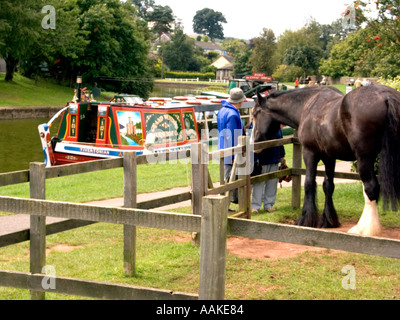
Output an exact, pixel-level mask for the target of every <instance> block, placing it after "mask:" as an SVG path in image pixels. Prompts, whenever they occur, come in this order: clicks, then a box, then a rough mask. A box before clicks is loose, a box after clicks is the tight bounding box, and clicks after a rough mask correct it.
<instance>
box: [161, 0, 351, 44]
mask: <svg viewBox="0 0 400 320" xmlns="http://www.w3.org/2000/svg"><path fill="white" fill-rule="evenodd" d="M352 2H353V0H251V1H237V0H201V1H189V0H155V4H156V5H162V6H166V5H168V6H170V7H171V9H172V11H173V12H174V15H175V16H176V17H177V18H178V19H181V21H182V23H183V26H184V32H185V33H186V34H193V33H194V32H193V29H192V25H193V17H194V16H195V15H196V12H197V11H198V10H202V9H204V8H209V9H213V10H214V11H219V12H221V13H222V14H223V15H224V16H225V18H226V20H227V23H225V24H223V28H224V35H225V37H226V38H227V37H232V38H239V39H245V40H248V39H252V38H255V37H258V36H260V34H261V33H262V30H263V28H267V29H272V30H273V31H274V33H275V36H276V37H278V36H279V35H281V34H282V33H283V32H284V31H285V30H293V31H294V30H296V29H300V28H302V27H303V26H304V25H305V23H306V21H307V20H309V18H310V17H313V18H315V20H316V21H317V22H319V23H321V24H330V23H332V22H333V21H335V20H337V19H339V18H341V17H342V16H341V14H342V12H343V11H344V10H345V9H346V4H350V3H352Z"/></svg>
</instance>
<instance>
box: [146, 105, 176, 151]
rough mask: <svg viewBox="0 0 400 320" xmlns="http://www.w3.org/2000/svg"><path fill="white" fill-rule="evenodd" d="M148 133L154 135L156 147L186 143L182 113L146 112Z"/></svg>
mask: <svg viewBox="0 0 400 320" xmlns="http://www.w3.org/2000/svg"><path fill="white" fill-rule="evenodd" d="M144 117H145V123H146V133H147V134H154V136H155V138H156V141H155V144H156V145H160V144H161V145H167V144H171V143H178V142H184V136H183V131H182V122H181V114H180V112H174V113H172V112H171V113H165V112H164V113H161V112H145V113H144Z"/></svg>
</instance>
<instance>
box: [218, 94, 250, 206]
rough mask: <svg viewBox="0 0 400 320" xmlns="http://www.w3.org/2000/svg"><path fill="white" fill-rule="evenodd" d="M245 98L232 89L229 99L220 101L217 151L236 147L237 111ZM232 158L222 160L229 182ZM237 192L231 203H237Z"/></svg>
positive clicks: (240, 127) (239, 132) (238, 132)
mask: <svg viewBox="0 0 400 320" xmlns="http://www.w3.org/2000/svg"><path fill="white" fill-rule="evenodd" d="M245 100H246V97H245V95H244V93H243V91H242V90H241V89H240V88H233V89H231V91H230V93H229V98H228V99H227V100H223V101H222V106H223V108H222V109H221V110H219V112H218V116H217V122H218V150H221V149H227V148H232V147H236V146H237V144H238V140H239V137H240V136H242V135H243V133H244V131H243V125H242V119H241V118H240V112H239V109H240V108H241V107H242V106H243V103H244V101H245ZM233 162H234V156H230V157H226V158H225V159H224V177H225V181H226V182H229V178H230V176H231V173H232V167H233ZM237 201H238V199H237V190H234V192H233V198H232V199H231V202H234V203H237Z"/></svg>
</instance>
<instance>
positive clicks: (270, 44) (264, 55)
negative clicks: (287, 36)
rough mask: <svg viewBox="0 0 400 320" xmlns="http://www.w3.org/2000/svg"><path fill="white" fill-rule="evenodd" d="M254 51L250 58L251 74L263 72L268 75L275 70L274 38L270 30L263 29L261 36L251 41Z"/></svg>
mask: <svg viewBox="0 0 400 320" xmlns="http://www.w3.org/2000/svg"><path fill="white" fill-rule="evenodd" d="M253 44H254V50H253V54H252V56H251V58H250V62H251V64H252V65H253V70H252V71H253V72H265V73H267V74H269V75H271V74H272V72H273V71H274V70H275V68H276V66H277V61H276V59H275V51H276V47H277V44H276V38H275V34H274V32H273V31H272V30H271V29H266V28H264V29H263V32H262V33H261V36H260V37H258V38H255V39H253Z"/></svg>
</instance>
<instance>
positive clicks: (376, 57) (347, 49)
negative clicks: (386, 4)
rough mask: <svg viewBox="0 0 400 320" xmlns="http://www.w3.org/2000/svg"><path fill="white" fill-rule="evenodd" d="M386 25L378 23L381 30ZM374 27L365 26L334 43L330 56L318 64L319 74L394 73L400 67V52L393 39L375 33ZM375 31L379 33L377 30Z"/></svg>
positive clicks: (363, 75) (389, 74)
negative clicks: (386, 38)
mask: <svg viewBox="0 0 400 320" xmlns="http://www.w3.org/2000/svg"><path fill="white" fill-rule="evenodd" d="M385 28H386V27H385V25H381V29H382V31H384V30H385ZM376 34H377V29H376V27H372V26H367V27H365V28H364V29H360V30H358V31H355V32H353V33H351V34H349V35H348V37H347V38H345V39H344V40H342V41H341V42H339V43H337V44H336V45H334V46H333V48H332V51H331V54H330V57H329V59H327V60H324V61H323V62H322V64H321V67H320V72H321V73H322V74H325V75H328V76H332V77H334V78H338V77H342V76H360V77H370V76H378V77H385V78H386V77H395V76H397V75H398V70H399V69H400V52H399V50H398V46H397V45H396V44H394V43H390V42H386V41H384V40H383V39H382V38H381V37H380V36H377V35H376ZM378 34H381V32H379V30H378Z"/></svg>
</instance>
